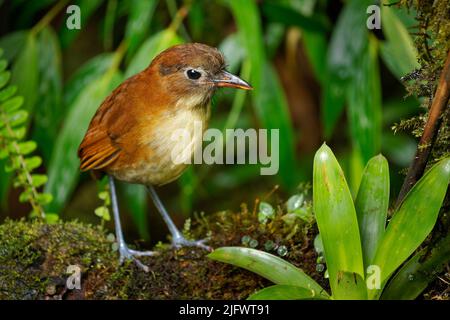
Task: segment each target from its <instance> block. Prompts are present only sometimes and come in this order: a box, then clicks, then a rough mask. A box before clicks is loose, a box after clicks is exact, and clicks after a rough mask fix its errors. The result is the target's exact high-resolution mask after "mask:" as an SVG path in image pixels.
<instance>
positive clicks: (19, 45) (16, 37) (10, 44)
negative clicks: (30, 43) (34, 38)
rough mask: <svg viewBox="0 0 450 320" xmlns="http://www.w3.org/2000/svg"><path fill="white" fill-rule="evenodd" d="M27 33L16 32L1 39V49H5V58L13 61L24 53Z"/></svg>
mask: <svg viewBox="0 0 450 320" xmlns="http://www.w3.org/2000/svg"><path fill="white" fill-rule="evenodd" d="M27 34H28V33H27V31H22V30H20V31H15V32H12V33H8V34H7V35H5V36H4V37H2V38H0V48H2V49H3V52H4V58H5V59H6V60H8V61H9V62H11V61H13V60H14V59H15V58H16V57H17V55H18V54H19V52H21V51H22V49H23V46H24V45H25V42H26V39H27Z"/></svg>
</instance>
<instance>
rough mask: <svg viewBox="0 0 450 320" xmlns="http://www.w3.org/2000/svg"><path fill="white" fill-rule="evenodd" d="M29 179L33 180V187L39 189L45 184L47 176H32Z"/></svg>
mask: <svg viewBox="0 0 450 320" xmlns="http://www.w3.org/2000/svg"><path fill="white" fill-rule="evenodd" d="M31 179H32V180H33V187H36V188H39V187H40V186H43V185H44V184H46V183H47V180H48V178H47V176H46V175H45V174H32V175H31Z"/></svg>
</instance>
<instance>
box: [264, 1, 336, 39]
mask: <svg viewBox="0 0 450 320" xmlns="http://www.w3.org/2000/svg"><path fill="white" fill-rule="evenodd" d="M262 12H263V15H264V16H265V17H267V18H268V20H269V21H271V22H277V23H281V24H284V25H286V26H295V27H299V28H301V29H302V30H305V31H313V32H326V31H328V29H329V25H328V23H327V22H326V21H325V20H324V19H323V17H320V16H311V17H308V16H306V15H303V14H301V13H299V12H297V11H296V10H293V9H292V8H289V7H287V6H284V5H283V4H279V3H275V2H263V4H262Z"/></svg>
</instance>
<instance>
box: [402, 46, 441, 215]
mask: <svg viewBox="0 0 450 320" xmlns="http://www.w3.org/2000/svg"><path fill="white" fill-rule="evenodd" d="M449 98H450V51H449V53H448V55H447V60H446V62H445V65H444V69H442V73H441V78H440V80H439V84H438V87H437V89H436V93H435V96H434V99H433V103H432V104H431V108H430V112H429V114H428V120H427V122H426V124H425V128H424V131H423V134H422V137H421V138H420V142H419V145H418V146H417V151H416V155H415V156H414V160H413V163H412V164H411V166H410V167H409V170H408V174H407V175H406V178H405V181H404V182H403V185H402V188H401V190H400V194H399V196H398V198H397V204H396V206H397V207H398V206H399V205H400V204H401V202H402V201H403V199H404V198H405V196H406V194H407V193H408V192H409V190H411V188H412V187H413V186H414V184H415V183H416V182H417V181H418V180H419V179H420V177H422V175H423V173H424V171H425V167H426V165H427V162H428V158H429V157H430V153H431V150H432V148H433V144H434V142H435V140H436V137H437V133H438V131H439V128H440V125H441V121H442V114H443V113H444V110H445V108H446V106H447V105H448V101H449Z"/></svg>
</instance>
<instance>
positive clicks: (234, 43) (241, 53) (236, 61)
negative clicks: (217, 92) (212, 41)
mask: <svg viewBox="0 0 450 320" xmlns="http://www.w3.org/2000/svg"><path fill="white" fill-rule="evenodd" d="M219 50H220V52H222V53H223V55H224V56H225V57H226V59H227V64H228V67H227V70H228V71H230V72H231V73H236V72H238V70H239V66H240V64H241V63H242V60H244V58H245V56H246V51H245V49H244V48H243V47H242V44H241V38H240V37H239V34H238V33H232V34H230V35H229V36H227V37H226V38H225V39H224V40H223V41H222V42H221V43H220V45H219Z"/></svg>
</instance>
